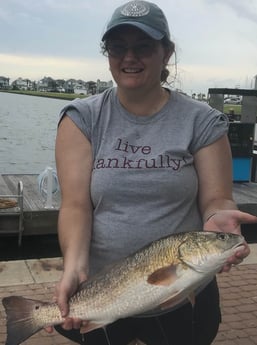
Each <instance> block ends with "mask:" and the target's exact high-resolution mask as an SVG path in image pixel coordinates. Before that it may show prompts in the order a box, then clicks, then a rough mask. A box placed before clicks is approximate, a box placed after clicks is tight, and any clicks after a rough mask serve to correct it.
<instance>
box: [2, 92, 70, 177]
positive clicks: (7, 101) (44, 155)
mask: <svg viewBox="0 0 257 345" xmlns="http://www.w3.org/2000/svg"><path fill="white" fill-rule="evenodd" d="M67 102H68V101H66V100H59V99H52V98H44V97H35V96H27V95H18V94H9V93H2V92H0V174H39V173H41V172H42V171H43V170H44V169H45V167H47V166H51V167H53V168H55V158H54V146H55V137H56V128H57V122H58V118H59V113H60V110H61V108H62V107H63V106H64V105H65V104H67Z"/></svg>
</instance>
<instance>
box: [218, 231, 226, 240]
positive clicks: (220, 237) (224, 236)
mask: <svg viewBox="0 0 257 345" xmlns="http://www.w3.org/2000/svg"><path fill="white" fill-rule="evenodd" d="M227 238H228V236H227V234H224V233H220V234H217V239H218V240H221V241H225V240H227Z"/></svg>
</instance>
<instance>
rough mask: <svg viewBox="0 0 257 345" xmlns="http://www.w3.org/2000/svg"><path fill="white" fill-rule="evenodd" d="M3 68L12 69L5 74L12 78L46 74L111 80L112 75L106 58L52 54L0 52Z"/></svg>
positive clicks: (54, 76)
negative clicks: (52, 55) (70, 56)
mask: <svg viewBox="0 0 257 345" xmlns="http://www.w3.org/2000/svg"><path fill="white" fill-rule="evenodd" d="M0 66H1V69H2V70H8V71H12V72H11V73H8V75H5V77H8V78H10V79H16V78H17V76H19V77H22V78H29V79H31V80H39V79H41V78H42V77H44V76H50V77H52V78H54V79H58V78H63V79H69V78H75V79H83V80H85V81H87V80H96V79H101V80H110V79H111V75H110V72H109V70H108V64H107V61H106V60H105V58H103V57H100V58H99V59H68V58H62V57H50V56H33V57H32V56H25V55H23V56H22V55H8V54H0Z"/></svg>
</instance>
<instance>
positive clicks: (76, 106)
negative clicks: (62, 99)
mask: <svg viewBox="0 0 257 345" xmlns="http://www.w3.org/2000/svg"><path fill="white" fill-rule="evenodd" d="M64 115H67V116H68V117H69V118H70V119H71V120H72V121H73V122H74V123H75V125H76V126H77V127H78V128H79V129H80V130H81V131H82V133H83V134H84V135H85V136H86V137H87V139H88V140H90V141H91V127H92V125H91V111H90V108H89V107H88V106H87V104H86V103H85V102H82V100H80V99H76V100H74V101H72V102H70V103H69V104H67V105H66V106H65V107H64V108H63V109H62V110H61V112H60V118H59V123H60V122H61V120H62V118H63V116H64Z"/></svg>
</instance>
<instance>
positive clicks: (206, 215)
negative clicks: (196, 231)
mask: <svg viewBox="0 0 257 345" xmlns="http://www.w3.org/2000/svg"><path fill="white" fill-rule="evenodd" d="M194 160H195V167H196V170H197V174H198V179H199V195H198V198H199V208H200V211H201V214H202V218H203V221H204V229H205V230H209V231H211V230H213V231H215V230H219V231H224V232H234V233H238V234H240V233H241V229H240V225H241V223H255V222H257V217H255V216H252V215H250V214H248V213H244V212H240V211H238V209H237V206H236V203H235V202H234V200H233V196H232V187H233V182H232V158H231V150H230V145H229V141H228V138H227V136H226V135H224V136H223V137H221V138H220V139H219V140H217V141H215V142H214V143H213V144H211V145H208V146H206V147H204V148H202V149H200V150H199V151H198V152H197V153H196V154H195V156H194ZM249 252H250V251H249V247H248V246H247V244H245V248H244V250H241V251H240V252H238V253H237V254H236V255H235V256H233V257H232V258H230V259H229V261H228V264H229V266H227V267H225V268H224V270H228V269H229V267H230V266H231V264H237V263H239V262H241V261H242V260H243V258H244V257H246V256H247V255H249Z"/></svg>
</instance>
